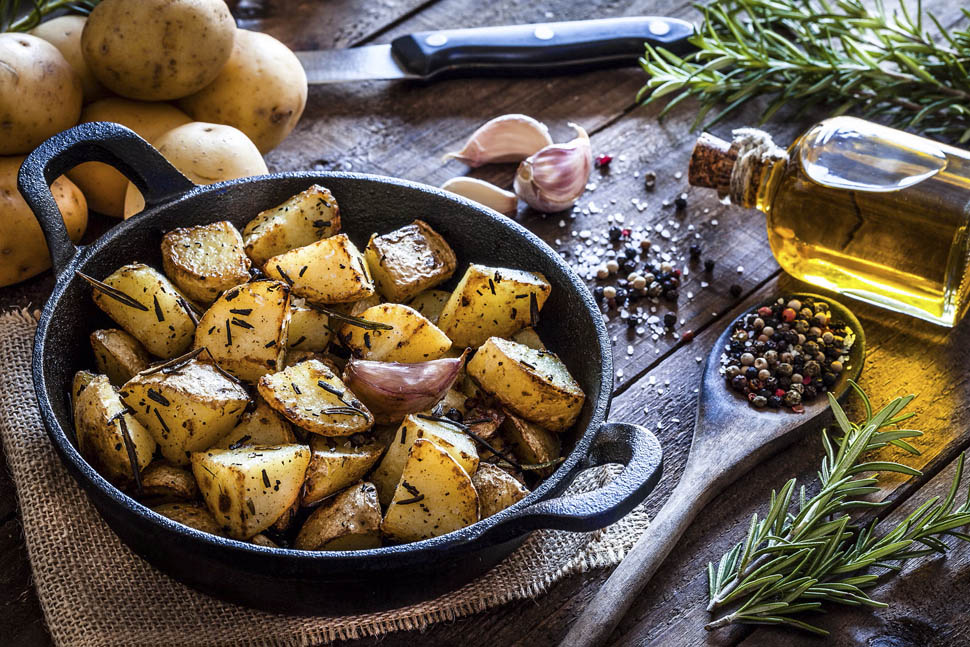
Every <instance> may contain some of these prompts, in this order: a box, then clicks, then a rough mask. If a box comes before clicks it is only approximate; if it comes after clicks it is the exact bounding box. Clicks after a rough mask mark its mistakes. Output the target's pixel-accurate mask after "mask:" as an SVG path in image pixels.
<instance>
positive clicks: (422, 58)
mask: <svg viewBox="0 0 970 647" xmlns="http://www.w3.org/2000/svg"><path fill="white" fill-rule="evenodd" d="M693 33H694V26H693V25H692V24H690V23H689V22H686V21H684V20H678V19H676V18H663V17H653V16H645V17H637V18H607V19H602V20H583V21H576V22H551V23H543V24H536V25H515V26H511V27H481V28H477V29H446V30H441V31H426V32H418V33H415V34H409V35H407V36H401V37H399V38H397V39H395V40H394V41H393V42H392V43H391V52H392V53H393V54H394V57H395V58H396V59H397V60H398V62H399V63H401V64H402V65H403V66H404V67H405V68H407V70H408V71H409V72H412V73H414V74H417V75H418V76H421V77H423V78H426V79H427V78H431V77H434V76H438V75H441V74H447V75H476V74H479V73H481V74H537V73H538V74H541V73H544V72H549V71H555V72H561V71H570V72H572V71H576V70H582V69H591V68H597V67H606V66H617V65H622V64H633V63H635V62H636V60H637V59H638V58H639V57H640V56H642V55H643V52H644V45H643V44H644V43H645V42H648V43H650V44H651V45H654V46H659V47H664V48H666V49H669V50H671V51H673V52H674V53H676V54H683V53H686V52H687V51H689V50H690V49H691V45H690V44H689V43H688V42H687V39H688V38H689V37H690V36H691V35H692V34H693Z"/></svg>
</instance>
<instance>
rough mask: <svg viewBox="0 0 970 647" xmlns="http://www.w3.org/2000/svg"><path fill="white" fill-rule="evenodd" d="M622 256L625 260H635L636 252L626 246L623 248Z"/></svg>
mask: <svg viewBox="0 0 970 647" xmlns="http://www.w3.org/2000/svg"><path fill="white" fill-rule="evenodd" d="M623 254H624V255H626V257H627V258H636V255H637V250H636V249H634V248H633V247H631V246H629V245H627V246H626V247H625V248H623Z"/></svg>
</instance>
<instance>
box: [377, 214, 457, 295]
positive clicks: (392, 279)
mask: <svg viewBox="0 0 970 647" xmlns="http://www.w3.org/2000/svg"><path fill="white" fill-rule="evenodd" d="M366 256H367V265H368V266H369V267H370V270H371V272H372V273H373V275H374V283H375V285H376V287H377V290H378V292H380V293H381V295H382V296H383V297H384V298H386V299H387V300H388V301H394V302H398V303H399V302H402V301H407V300H408V299H410V298H411V297H413V296H417V295H418V294H419V293H420V292H422V291H424V290H427V289H428V288H432V287H434V286H436V285H438V284H439V283H443V282H445V281H447V280H448V279H450V278H451V275H452V274H454V273H455V267H456V266H457V264H458V261H457V259H456V258H455V252H453V251H452V249H451V247H449V246H448V243H447V242H445V239H444V238H442V237H441V236H440V235H439V234H438V232H436V231H435V230H434V229H432V228H431V226H430V225H429V224H428V223H426V222H424V221H423V220H415V221H414V222H412V223H411V224H410V225H406V226H404V227H401V228H400V229H396V230H394V231H392V232H390V233H387V234H384V235H382V236H377V235H375V236H371V239H370V242H369V243H367V250H366Z"/></svg>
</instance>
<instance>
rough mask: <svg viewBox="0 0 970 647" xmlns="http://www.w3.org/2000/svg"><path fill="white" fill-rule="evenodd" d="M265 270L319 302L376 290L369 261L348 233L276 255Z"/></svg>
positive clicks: (340, 300) (349, 299)
mask: <svg viewBox="0 0 970 647" xmlns="http://www.w3.org/2000/svg"><path fill="white" fill-rule="evenodd" d="M263 271H264V272H266V275H267V276H269V277H271V278H274V279H278V280H280V281H285V282H286V283H289V284H290V286H291V287H292V288H293V294H295V295H297V296H301V297H303V298H304V299H306V300H307V301H309V302H310V303H313V304H317V305H328V304H332V303H350V302H352V301H359V300H361V299H364V298H366V297H369V296H371V295H372V294H374V281H373V280H372V279H371V275H370V270H369V269H368V268H367V263H366V262H364V257H363V255H361V253H360V251H358V249H357V247H356V245H354V244H353V243H352V242H351V240H350V239H349V238H348V237H347V235H346V234H337V235H336V236H331V237H330V238H325V239H323V240H318V241H317V242H315V243H311V244H309V245H307V246H306V247H298V248H296V249H292V250H290V251H288V252H283V253H282V254H280V255H278V256H274V257H272V258H271V259H269V260H268V261H266V265H265V266H264V268H263Z"/></svg>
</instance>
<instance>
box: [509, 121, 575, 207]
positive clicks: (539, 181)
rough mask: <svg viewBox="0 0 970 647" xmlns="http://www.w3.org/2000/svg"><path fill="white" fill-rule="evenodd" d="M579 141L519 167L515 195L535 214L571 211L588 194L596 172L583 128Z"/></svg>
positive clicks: (555, 146)
mask: <svg viewBox="0 0 970 647" xmlns="http://www.w3.org/2000/svg"><path fill="white" fill-rule="evenodd" d="M569 125H570V126H572V127H573V128H575V129H576V133H577V135H576V138H575V139H573V140H572V141H571V142H568V143H566V144H552V145H550V146H546V147H545V148H543V149H542V150H540V151H538V152H537V153H535V154H534V155H532V156H531V157H529V158H528V159H526V160H524V161H523V162H522V163H521V164H520V165H519V170H518V171H516V173H515V193H516V194H517V195H518V196H519V198H521V199H522V201H523V202H525V203H526V204H528V205H529V206H530V207H532V208H533V209H535V210H536V211H541V212H543V213H554V212H556V211H563V210H564V209H569V208H570V207H572V206H573V205H574V204H575V203H576V200H578V199H579V196H581V195H582V194H583V191H585V190H586V183H587V182H588V181H589V174H590V171H592V169H593V149H592V147H591V146H590V143H589V135H587V134H586V131H585V130H583V128H582V127H581V126H578V125H576V124H573V123H571V124H569Z"/></svg>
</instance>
